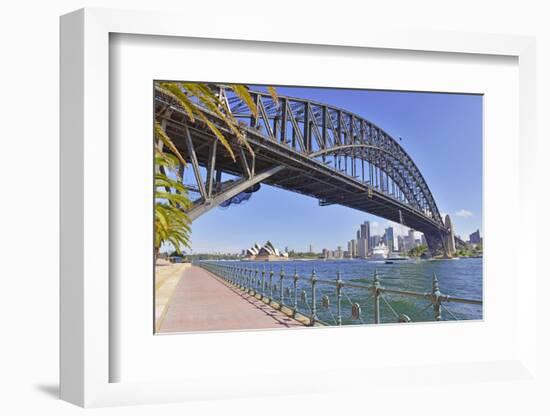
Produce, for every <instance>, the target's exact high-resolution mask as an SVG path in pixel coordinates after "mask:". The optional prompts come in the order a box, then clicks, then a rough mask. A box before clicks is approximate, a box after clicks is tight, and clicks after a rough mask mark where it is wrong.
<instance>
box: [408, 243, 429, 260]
mask: <svg viewBox="0 0 550 416" xmlns="http://www.w3.org/2000/svg"><path fill="white" fill-rule="evenodd" d="M427 251H428V246H427V245H425V244H423V245H420V246H417V247H414V248H412V249H411V250H409V257H421V256H422V255H423V254H424V253H426V252H427Z"/></svg>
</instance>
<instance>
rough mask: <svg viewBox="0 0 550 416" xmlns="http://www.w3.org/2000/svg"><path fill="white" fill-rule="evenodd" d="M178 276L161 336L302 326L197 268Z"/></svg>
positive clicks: (188, 268)
mask: <svg viewBox="0 0 550 416" xmlns="http://www.w3.org/2000/svg"><path fill="white" fill-rule="evenodd" d="M182 273H183V274H182V277H181V279H180V281H179V283H178V286H177V287H176V289H175V291H174V294H173V296H172V300H171V302H170V305H169V307H168V311H167V312H166V317H165V318H164V321H163V323H162V326H161V328H160V330H159V332H161V333H168V332H186V331H217V330H236V329H239V330H242V329H264V328H291V327H301V326H302V324H301V323H299V322H298V321H296V320H294V319H292V318H289V317H288V316H286V315H285V314H283V313H282V312H279V311H277V310H275V309H273V308H271V307H270V306H268V305H266V304H265V303H263V302H262V301H260V300H259V299H256V298H254V297H252V296H250V295H248V294H245V293H242V292H240V291H238V290H236V289H233V288H230V287H228V286H226V285H225V284H223V283H222V282H221V281H219V280H218V279H216V278H214V277H213V276H212V275H211V274H210V273H209V272H207V271H206V270H204V269H201V268H200V267H197V266H190V267H187V268H186V269H185V270H184V271H183V272H182Z"/></svg>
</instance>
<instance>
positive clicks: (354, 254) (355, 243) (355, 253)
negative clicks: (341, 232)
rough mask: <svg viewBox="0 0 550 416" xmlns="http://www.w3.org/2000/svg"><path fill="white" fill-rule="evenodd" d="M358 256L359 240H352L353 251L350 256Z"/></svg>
mask: <svg viewBox="0 0 550 416" xmlns="http://www.w3.org/2000/svg"><path fill="white" fill-rule="evenodd" d="M356 256H357V240H351V253H350V257H351V258H353V257H356Z"/></svg>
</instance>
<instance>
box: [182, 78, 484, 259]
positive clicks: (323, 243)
mask: <svg viewBox="0 0 550 416" xmlns="http://www.w3.org/2000/svg"><path fill="white" fill-rule="evenodd" d="M277 91H278V92H279V93H280V94H287V95H291V96H298V97H303V98H308V99H313V100H318V101H321V102H327V103H330V104H332V105H337V106H340V107H342V108H346V109H348V110H350V111H354V112H355V113H357V114H358V115H360V116H363V117H365V118H367V119H369V120H371V121H372V122H374V123H376V124H377V125H379V126H381V127H382V128H384V130H386V131H387V132H388V133H389V134H391V135H392V136H393V137H394V138H395V139H396V140H399V142H400V144H401V145H402V146H403V147H404V149H405V150H406V151H407V152H408V153H409V154H410V155H411V157H412V158H413V159H414V160H415V163H416V164H417V165H418V167H419V169H420V170H421V171H422V174H423V176H424V178H425V179H426V182H427V183H428V185H429V187H430V190H431V191H432V193H433V195H434V198H435V200H436V201H437V204H438V207H439V210H440V213H441V216H442V217H443V218H444V216H445V214H449V215H450V216H451V218H452V221H453V224H454V229H455V233H456V234H457V235H459V236H461V238H462V239H464V240H467V239H468V236H469V235H470V234H471V233H473V232H475V231H476V230H478V229H479V230H480V232H481V233H483V226H482V204H481V203H482V196H481V195H482V192H481V191H482V163H481V161H482V129H481V117H482V112H481V103H482V97H481V96H477V95H460V94H433V93H407V92H389V91H365V90H341V89H321V88H287V87H277ZM364 221H369V222H370V223H371V229H372V232H373V233H374V234H380V235H381V234H383V232H384V229H385V228H387V227H388V226H390V225H391V226H393V227H394V229H395V230H396V231H395V232H396V235H400V234H406V233H407V232H408V231H407V228H406V227H402V226H401V225H400V224H396V223H392V222H389V221H387V220H385V219H383V218H380V217H376V216H374V215H370V214H365V213H364V212H359V211H355V210H353V209H350V208H347V207H343V206H338V205H331V206H323V207H321V206H319V204H318V201H317V200H316V199H313V198H309V197H306V196H303V195H300V194H296V193H292V192H289V191H285V190H282V189H279V188H274V187H270V186H267V185H262V186H261V188H260V190H259V191H258V192H255V193H254V194H253V195H252V197H251V198H250V200H248V201H246V202H245V203H242V204H239V205H234V206H231V207H229V208H225V209H224V208H216V209H214V210H212V211H211V212H209V213H208V215H205V216H204V217H200V218H198V219H197V220H196V221H194V222H193V225H192V234H191V242H192V251H193V252H205V253H206V252H221V251H224V252H238V251H239V250H240V249H242V248H243V247H247V246H248V245H249V244H251V243H252V242H254V241H265V240H266V238H271V239H272V240H273V241H276V242H277V245H280V246H289V247H290V248H294V249H296V250H299V251H304V252H305V251H308V249H309V245H310V244H312V245H313V246H314V247H317V249H318V250H320V249H322V248H323V247H336V246H338V245H340V246H342V247H346V244H347V241H349V240H350V238H351V237H350V234H352V233H353V232H354V231H353V230H354V229H355V226H356V224H360V223H363V222H364ZM222 230H223V232H220V231H222ZM213 235H216V236H217V237H216V239H213V238H212V236H213Z"/></svg>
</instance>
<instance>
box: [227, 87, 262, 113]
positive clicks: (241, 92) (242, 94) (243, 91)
mask: <svg viewBox="0 0 550 416" xmlns="http://www.w3.org/2000/svg"><path fill="white" fill-rule="evenodd" d="M230 88H231V90H232V91H233V92H234V93H235V95H237V97H239V98H240V99H241V100H243V101H244V102H245V104H246V105H247V107H248V108H249V109H250V111H251V112H252V114H253V115H254V117H258V108H257V107H256V103H255V102H254V99H253V98H252V95H250V93H249V92H248V88H246V87H245V86H244V85H242V84H231V85H230Z"/></svg>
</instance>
